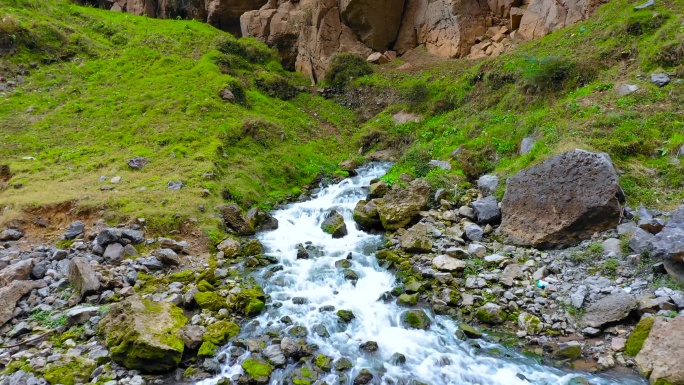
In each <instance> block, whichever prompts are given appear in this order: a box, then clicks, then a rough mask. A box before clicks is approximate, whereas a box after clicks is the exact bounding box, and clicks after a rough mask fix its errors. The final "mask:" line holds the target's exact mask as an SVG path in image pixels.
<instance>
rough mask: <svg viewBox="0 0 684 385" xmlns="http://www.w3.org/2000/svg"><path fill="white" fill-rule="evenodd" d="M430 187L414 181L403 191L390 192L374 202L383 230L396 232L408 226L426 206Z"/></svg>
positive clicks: (420, 181) (422, 180)
mask: <svg viewBox="0 0 684 385" xmlns="http://www.w3.org/2000/svg"><path fill="white" fill-rule="evenodd" d="M429 198H430V185H428V183H427V182H426V181H425V180H424V179H416V180H414V181H413V182H411V184H410V185H409V186H408V187H407V188H405V189H401V188H399V189H394V190H391V191H390V192H389V193H387V195H385V197H384V198H382V199H378V200H377V202H376V205H377V208H378V214H379V216H380V221H381V222H382V226H383V227H384V228H385V230H397V229H400V228H402V227H406V226H407V225H409V224H410V223H411V222H412V221H413V220H414V219H415V218H416V217H417V216H418V214H419V213H420V212H421V211H422V210H423V209H425V207H426V206H427V202H428V199H429Z"/></svg>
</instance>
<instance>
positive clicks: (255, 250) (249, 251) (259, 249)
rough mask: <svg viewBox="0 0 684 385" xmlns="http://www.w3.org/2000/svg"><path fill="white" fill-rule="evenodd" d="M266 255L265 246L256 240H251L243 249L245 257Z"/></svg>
mask: <svg viewBox="0 0 684 385" xmlns="http://www.w3.org/2000/svg"><path fill="white" fill-rule="evenodd" d="M263 253H264V246H263V245H262V244H261V242H259V241H258V240H256V239H251V240H250V241H249V242H247V243H246V244H245V246H244V247H243V248H242V255H243V256H245V257H249V256H253V255H259V254H263Z"/></svg>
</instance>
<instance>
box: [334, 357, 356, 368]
mask: <svg viewBox="0 0 684 385" xmlns="http://www.w3.org/2000/svg"><path fill="white" fill-rule="evenodd" d="M352 367H354V364H352V362H351V361H350V360H349V358H346V357H342V358H340V359H338V360H337V361H335V370H337V371H338V372H344V371H347V370H349V369H351V368H352Z"/></svg>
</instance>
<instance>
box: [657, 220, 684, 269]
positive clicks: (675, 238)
mask: <svg viewBox="0 0 684 385" xmlns="http://www.w3.org/2000/svg"><path fill="white" fill-rule="evenodd" d="M648 250H649V252H650V256H651V257H655V258H661V259H671V260H674V261H679V262H681V261H684V229H680V228H677V227H665V228H664V229H663V230H662V231H661V232H659V233H658V234H656V235H655V236H653V238H651V239H650V240H649V245H648Z"/></svg>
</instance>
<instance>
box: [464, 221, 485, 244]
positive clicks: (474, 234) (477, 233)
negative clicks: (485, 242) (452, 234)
mask: <svg viewBox="0 0 684 385" xmlns="http://www.w3.org/2000/svg"><path fill="white" fill-rule="evenodd" d="M465 233H466V237H467V238H468V239H469V240H471V241H474V242H479V241H481V240H482V237H483V236H484V231H483V230H482V227H480V226H478V225H476V224H474V223H469V224H467V225H466V227H465Z"/></svg>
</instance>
